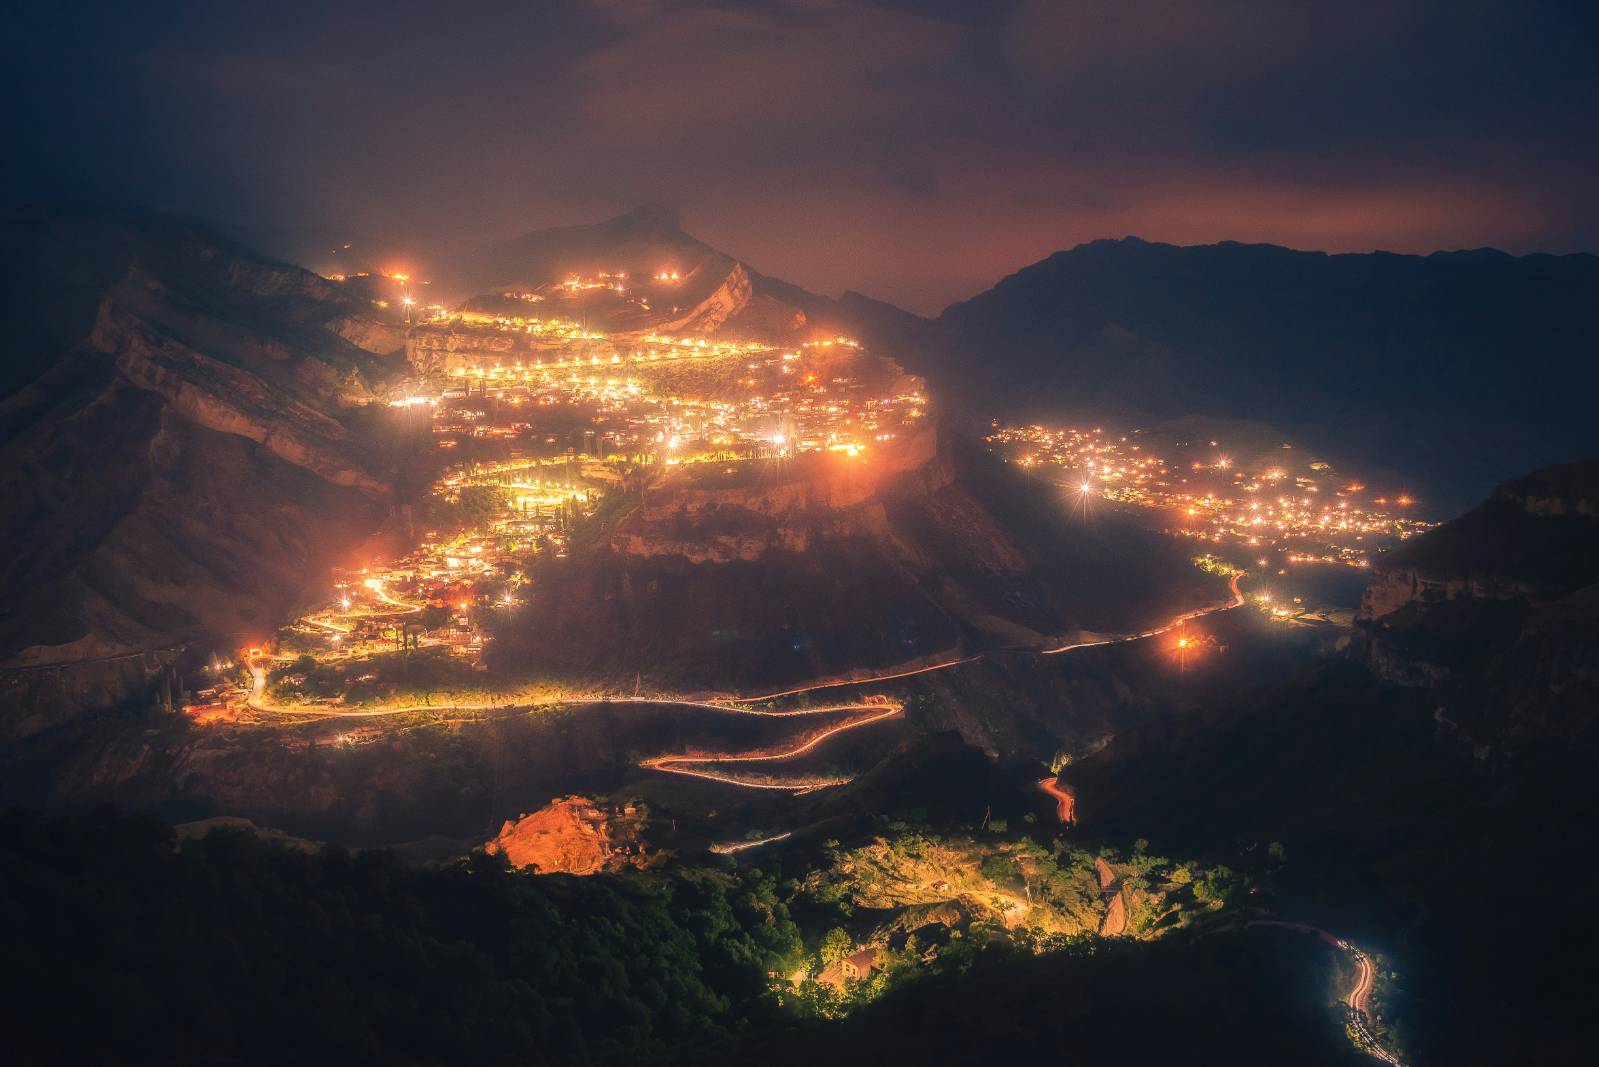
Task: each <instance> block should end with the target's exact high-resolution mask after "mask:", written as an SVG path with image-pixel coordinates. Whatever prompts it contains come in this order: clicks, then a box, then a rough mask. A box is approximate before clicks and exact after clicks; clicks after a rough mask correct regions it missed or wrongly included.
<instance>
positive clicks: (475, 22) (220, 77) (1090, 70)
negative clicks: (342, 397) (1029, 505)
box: [0, 0, 1599, 312]
mask: <svg viewBox="0 0 1599 1067" xmlns="http://www.w3.org/2000/svg"><path fill="white" fill-rule="evenodd" d="M1596 12H1599V4H1594V3H1573V4H1538V3H1487V2H1475V0H1455V2H1447V3H1445V2H1440V3H1365V2H1361V0H1340V2H1329V3H1322V4H1314V5H1312V4H1304V5H1301V4H1294V3H1288V2H1283V0H1278V2H1270V0H1268V2H1262V3H1253V2H1221V3H1201V2H1194V3H1185V2H1173V0H1114V2H1100V0H1092V2H1086V3H1070V2H1064V0H1063V2H1058V3H1034V2H1016V3H1007V2H1003V0H996V2H993V3H971V4H952V3H948V4H945V3H932V4H911V3H897V2H884V3H867V2H844V0H841V2H827V0H794V2H786V3H785V2H774V3H761V4H749V5H735V4H713V3H667V2H651V0H593V2H587V3H585V2H582V0H569V2H560V3H548V4H537V3H476V4H473V3H462V4H422V3H403V2H399V3H362V4H353V3H352V4H340V3H296V2H264V0H263V2H257V3H252V4H234V3H228V2H225V0H223V2H209V3H162V2H158V0H152V2H145V3H125V4H109V3H106V4H101V5H91V4H78V3H72V2H60V0H58V2H54V3H34V2H32V0H23V3H22V4H21V11H20V13H13V14H11V15H9V16H8V19H7V25H6V28H5V30H4V31H3V32H4V33H5V34H6V36H7V37H8V39H9V41H8V47H7V49H6V57H5V64H4V67H5V69H4V72H3V73H0V77H3V78H5V79H7V80H8V81H9V82H10V84H9V85H7V87H6V88H7V90H8V98H9V99H10V100H11V101H13V103H12V106H11V107H9V108H8V109H7V111H8V115H9V123H10V124H14V129H13V131H12V132H11V133H10V134H9V135H8V136H7V137H6V139H5V148H4V151H5V159H6V163H5V167H4V179H3V180H4V185H3V194H4V196H5V198H6V199H7V200H8V201H13V202H14V201H18V200H22V201H27V200H37V199H73V200H90V201H110V202H116V203H133V204H139V205H147V206H151V207H158V208H162V209H167V210H172V211H177V212H181V213H183V214H186V215H192V216H197V217H200V218H202V219H206V220H211V221H215V222H221V223H226V224H232V225H237V226H240V227H246V228H249V229H252V230H256V231H278V232H281V233H287V234H291V235H299V234H304V235H311V234H315V235H318V236H320V235H322V234H324V233H327V234H335V233H337V234H353V235H368V236H370V237H372V238H374V239H377V240H380V241H383V242H387V243H394V244H398V245H400V246H401V247H405V248H414V249H416V250H418V251H423V250H428V249H432V250H438V251H454V250H457V249H460V248H464V247H468V246H471V245H473V244H477V243H480V242H482V241H485V240H490V239H495V238H500V237H508V236H512V235H514V234H516V233H520V232H523V231H525V230H528V229H532V228H535V227H540V226H548V225H559V224H566V223H571V222H584V221H593V220H597V219H599V218H603V217H607V216H609V215H613V214H617V213H619V212H621V211H623V210H626V209H628V208H630V207H633V206H635V205H637V204H639V203H643V202H647V201H659V202H663V203H667V204H671V205H674V206H677V207H679V208H681V209H682V211H683V215H684V222H685V226H686V228H688V229H689V230H690V231H691V232H693V233H695V234H696V235H698V236H701V237H703V238H705V239H706V240H709V241H710V242H711V243H713V244H716V245H717V246H719V247H721V248H723V249H725V250H727V251H729V252H732V253H733V254H735V255H738V256H741V257H744V258H746V259H748V260H749V261H750V262H752V263H754V264H756V265H757V266H758V267H759V268H761V269H763V270H765V271H767V272H769V273H773V274H776V275H779V276H781V277H784V278H787V279H789V280H791V281H795V282H798V283H800V284H803V285H806V286H809V287H812V288H814V289H817V290H820V291H823V292H827V293H834V294H836V293H837V292H839V291H841V290H843V289H845V288H853V289H858V290H861V291H863V292H867V293H870V294H872V295H874V296H879V297H882V298H885V299H889V300H893V301H896V302H899V303H901V304H903V305H905V306H908V307H911V308H913V309H915V310H918V311H923V312H934V311H937V310H938V309H939V308H941V307H942V306H943V305H944V304H946V303H948V302H949V301H951V300H954V299H958V298H961V297H965V296H969V295H971V294H973V293H975V292H977V291H979V290H981V289H984V288H986V287H987V286H989V285H991V284H992V283H993V282H994V281H995V280H997V279H998V278H999V277H1000V276H1002V275H1004V274H1006V273H1009V272H1011V271H1013V270H1015V269H1016V268H1018V267H1020V266H1023V265H1025V264H1026V263H1029V262H1031V261H1033V260H1036V259H1038V258H1040V257H1042V256H1044V255H1047V254H1048V253H1049V252H1051V251H1053V250H1055V249H1058V248H1063V247H1069V246H1071V245H1072V244H1075V243H1077V242H1079V241H1083V240H1090V239H1093V238H1096V237H1119V236H1122V235H1124V234H1129V233H1132V234H1138V235H1140V236H1143V237H1145V238H1148V239H1151V240H1166V241H1174V242H1179V243H1192V242H1202V241H1212V240H1220V239H1236V240H1246V241H1272V242H1277V243H1282V244H1289V245H1293V246H1296V247H1302V248H1322V249H1329V250H1368V249H1372V248H1379V247H1380V248H1386V249H1391V250H1395V251H1419V252H1425V251H1431V250H1434V249H1437V248H1458V247H1475V246H1479V245H1495V246H1498V247H1502V248H1505V249H1508V250H1510V251H1517V252H1521V251H1533V250H1541V251H1552V252H1565V251H1576V250H1593V249H1594V248H1595V247H1596V246H1599V205H1596V198H1595V197H1594V195H1593V186H1594V184H1595V182H1594V176H1595V166H1594V164H1595V162H1596V157H1599V122H1596V114H1599V106H1596V105H1599V31H1596V27H1599V14H1596ZM19 103H20V105H21V106H20V107H19V106H18V104H19Z"/></svg>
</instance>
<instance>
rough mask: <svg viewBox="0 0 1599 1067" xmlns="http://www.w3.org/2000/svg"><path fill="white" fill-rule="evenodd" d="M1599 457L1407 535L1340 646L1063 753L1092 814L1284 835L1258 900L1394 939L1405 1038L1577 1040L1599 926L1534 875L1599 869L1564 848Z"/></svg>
mask: <svg viewBox="0 0 1599 1067" xmlns="http://www.w3.org/2000/svg"><path fill="white" fill-rule="evenodd" d="M1594 475H1595V465H1594V464H1593V463H1586V464H1570V465H1566V466H1563V467H1557V468H1552V469H1549V470H1543V471H1539V472H1537V473H1534V474H1532V475H1529V476H1527V477H1524V478H1520V479H1516V480H1514V481H1511V482H1508V483H1506V484H1505V485H1504V486H1502V487H1501V488H1500V489H1499V490H1498V491H1496V492H1495V493H1494V494H1493V496H1492V497H1491V498H1490V499H1489V500H1488V501H1486V502H1485V503H1484V504H1483V505H1482V506H1481V507H1479V508H1477V509H1475V510H1474V511H1472V512H1470V513H1468V514H1467V515H1465V516H1462V517H1461V518H1459V519H1457V520H1455V521H1454V522H1452V523H1449V524H1446V525H1445V526H1443V527H1440V528H1439V529H1437V530H1434V531H1432V532H1430V533H1427V534H1425V535H1423V536H1421V537H1418V538H1416V539H1415V540H1414V541H1412V542H1409V543H1407V544H1406V545H1405V546H1404V547H1403V548H1402V549H1401V550H1399V551H1396V552H1395V553H1393V555H1392V556H1391V557H1389V558H1388V559H1386V560H1384V561H1383V562H1382V563H1381V564H1380V565H1379V567H1378V573H1377V574H1376V575H1374V576H1373V579H1372V582H1371V585H1370V588H1369V589H1368V592H1367V596H1366V603H1365V608H1364V611H1363V617H1362V618H1361V620H1360V621H1359V623H1358V625H1357V630H1356V634H1355V636H1354V639H1353V640H1352V641H1351V642H1350V643H1349V645H1348V651H1347V653H1346V655H1344V656H1342V657H1339V658H1337V659H1335V660H1332V661H1330V662H1327V663H1324V664H1321V665H1318V666H1317V667H1315V668H1314V669H1312V670H1308V671H1301V672H1298V673H1297V674H1295V675H1294V676H1292V677H1289V678H1288V679H1286V680H1285V681H1284V682H1283V683H1282V684H1280V685H1279V686H1277V687H1275V688H1274V689H1271V690H1268V691H1264V692H1257V693H1254V694H1248V695H1246V696H1245V698H1244V699H1241V700H1238V699H1225V700H1214V701H1212V702H1210V704H1209V706H1207V707H1205V708H1201V709H1197V710H1196V711H1195V712H1193V713H1191V714H1189V715H1187V716H1185V717H1184V718H1183V719H1181V720H1177V721H1171V720H1168V721H1161V722H1155V723H1151V724H1148V725H1145V726H1143V727H1141V728H1138V729H1134V730H1129V731H1125V732H1124V733H1122V734H1119V735H1118V736H1117V737H1116V738H1115V740H1114V741H1113V742H1112V743H1111V744H1110V745H1109V746H1108V747H1107V748H1106V749H1105V750H1104V751H1103V752H1102V753H1100V754H1099V755H1097V756H1096V757H1095V758H1093V759H1091V760H1087V761H1083V762H1081V763H1080V764H1077V765H1074V766H1073V767H1071V768H1069V769H1068V771H1067V772H1066V774H1065V775H1063V777H1064V778H1066V779H1068V780H1069V781H1070V783H1071V785H1072V786H1073V787H1074V790H1075V794H1076V802H1077V803H1076V813H1077V817H1078V822H1079V826H1080V827H1081V828H1082V830H1083V831H1084V832H1087V833H1091V834H1096V835H1108V836H1111V837H1114V836H1115V835H1117V834H1121V833H1129V832H1138V833H1143V834H1147V835H1148V836H1149V838H1150V840H1151V841H1153V842H1154V843H1155V845H1156V847H1159V848H1161V849H1164V850H1171V851H1176V852H1181V853H1183V854H1195V855H1201V856H1205V857H1208V858H1212V859H1220V858H1226V859H1227V861H1228V862H1233V863H1236V864H1239V865H1250V864H1263V863H1266V862H1267V859H1266V855H1265V849H1263V848H1262V847H1261V846H1262V843H1264V842H1270V841H1277V842H1280V843H1281V844H1282V845H1283V846H1284V848H1285V855H1286V862H1284V863H1283V864H1282V865H1281V866H1280V868H1279V869H1276V870H1274V872H1273V875H1272V878H1271V882H1270V894H1269V895H1268V896H1266V897H1263V898H1262V900H1261V901H1260V903H1261V904H1262V905H1263V906H1267V907H1271V908H1273V909H1274V910H1276V911H1278V913H1279V914H1294V915H1299V916H1303V917H1304V918H1305V919H1306V921H1313V922H1316V923H1317V924H1320V925H1324V926H1327V927H1329V928H1332V929H1337V930H1340V931H1343V932H1345V934H1346V936H1349V937H1352V938H1355V939H1357V940H1360V941H1362V942H1363V943H1366V944H1369V945H1370V946H1372V948H1373V949H1374V950H1376V951H1380V952H1382V953H1385V954H1388V955H1390V956H1391V958H1393V959H1394V960H1395V967H1396V968H1397V971H1398V973H1399V979H1398V981H1396V982H1395V983H1394V984H1393V985H1392V986H1391V987H1389V988H1388V989H1386V990H1382V991H1381V993H1382V996H1383V998H1384V999H1386V1000H1387V1001H1388V1007H1387V1008H1386V1009H1385V1010H1386V1011H1387V1012H1388V1013H1389V1014H1390V1018H1389V1020H1388V1023H1391V1024H1393V1025H1394V1026H1395V1027H1396V1029H1395V1031H1394V1033H1395V1034H1396V1036H1397V1037H1398V1038H1399V1039H1400V1040H1399V1043H1400V1044H1401V1046H1403V1047H1404V1048H1405V1050H1406V1052H1407V1057H1406V1058H1407V1061H1411V1062H1416V1063H1500V1062H1505V1061H1507V1060H1510V1059H1517V1058H1520V1059H1528V1060H1538V1061H1540V1062H1576V1061H1577V1060H1578V1059H1580V1058H1581V1056H1582V1054H1583V1053H1582V1052H1581V1051H1579V1050H1583V1049H1585V1048H1586V1047H1588V1046H1589V1045H1590V1044H1591V1041H1592V1037H1593V1025H1592V1021H1591V1019H1590V1018H1589V1015H1590V1013H1588V1012H1587V1011H1586V1008H1585V1002H1584V1000H1583V999H1582V994H1581V993H1580V992H1577V991H1579V990H1582V989H1584V988H1585V981H1586V977H1585V976H1586V974H1587V973H1588V972H1589V971H1590V970H1591V960H1592V953H1593V951H1594V938H1593V936H1592V933H1591V932H1590V931H1589V930H1588V928H1587V926H1586V925H1585V924H1582V923H1580V922H1578V923H1571V922H1568V921H1566V920H1565V919H1564V918H1563V917H1562V916H1561V915H1560V914H1559V911H1560V909H1559V908H1558V907H1556V908H1552V909H1551V908H1546V907H1540V906H1539V904H1538V903H1537V897H1538V895H1539V891H1540V889H1541V887H1542V886H1543V885H1544V884H1545V882H1544V881H1543V875H1542V874H1540V873H1539V872H1550V874H1551V875H1552V876H1553V877H1554V878H1556V879H1558V880H1559V881H1561V882H1569V884H1572V885H1577V886H1583V885H1587V884H1589V883H1590V882H1591V880H1592V878H1593V875H1594V873H1595V872H1594V870H1593V866H1594V865H1593V860H1592V858H1591V857H1590V856H1588V855H1587V854H1586V853H1585V852H1584V851H1583V850H1581V849H1580V848H1579V849H1576V850H1573V849H1572V848H1571V847H1570V843H1571V842H1573V841H1579V840H1582V839H1583V837H1584V835H1585V834H1586V833H1587V831H1588V827H1589V826H1590V825H1591V823H1592V820H1593V818H1594V816H1595V804H1594V797H1593V791H1592V788H1591V785H1590V778H1591V768H1592V763H1593V758H1594V754H1595V745H1596V736H1599V735H1596V732H1595V718H1594V709H1595V707H1599V693H1596V682H1595V680H1596V678H1599V668H1596V664H1595V662H1594V650H1595V649H1596V648H1599V631H1596V619H1599V614H1596V612H1595V610H1594V604H1595V596H1594V590H1595V586H1594V584H1593V583H1594V578H1595V575H1594V572H1593V565H1594V560H1595V558H1596V553H1595V545H1594V541H1593V537H1594V530H1595V520H1594V510H1593V504H1592V502H1593V486H1594ZM1555 872H1558V873H1557V874H1556V873H1555ZM1512 976H1513V977H1512ZM1534 1021H1536V1025H1532V1024H1533V1022H1534ZM1521 1023H1527V1024H1528V1025H1525V1026H1522V1025H1520V1024H1521Z"/></svg>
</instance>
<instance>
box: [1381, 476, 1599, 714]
mask: <svg viewBox="0 0 1599 1067" xmlns="http://www.w3.org/2000/svg"><path fill="white" fill-rule="evenodd" d="M1361 625H1362V629H1363V635H1364V642H1363V644H1362V651H1363V653H1364V655H1365V657H1366V660H1367V662H1368V664H1369V665H1370V666H1371V667H1372V668H1373V669H1374V670H1375V671H1376V672H1377V673H1378V674H1379V675H1380V676H1381V677H1383V678H1385V679H1386V680H1388V681H1392V682H1398V683H1401V684H1405V685H1436V686H1440V687H1442V688H1443V690H1444V691H1445V693H1446V694H1447V699H1446V700H1445V702H1444V703H1443V705H1442V706H1441V707H1440V708H1439V711H1438V717H1439V722H1440V723H1441V724H1443V725H1444V726H1446V727H1447V728H1449V729H1454V730H1458V731H1461V732H1463V733H1464V734H1465V735H1467V736H1469V737H1472V738H1473V739H1475V740H1476V741H1478V742H1480V743H1483V744H1492V743H1493V742H1495V741H1498V740H1517V739H1519V740H1523V741H1538V740H1542V741H1547V740H1551V739H1556V738H1562V739H1565V740H1568V741H1571V740H1579V739H1584V738H1586V739H1589V740H1592V739H1595V738H1599V716H1596V715H1595V714H1594V713H1593V709H1594V708H1595V707H1596V706H1599V461H1593V460H1590V461H1587V462H1583V463H1569V464H1564V465H1561V466H1556V467H1549V468H1545V469H1544V470H1540V471H1537V472H1536V473H1534V474H1531V475H1528V476H1527V477H1525V478H1519V479H1516V480H1514V481H1510V482H1506V483H1505V484H1503V485H1501V486H1500V487H1499V488H1498V489H1497V490H1495V492H1494V493H1493V495H1492V496H1491V497H1489V499H1488V500H1487V501H1485V502H1484V503H1483V504H1482V505H1481V506H1480V507H1478V508H1476V509H1475V510H1473V511H1471V512H1468V513H1467V514H1465V515H1463V516H1461V517H1460V518H1458V519H1456V520H1454V521H1453V522H1450V523H1448V524H1446V525H1444V526H1442V527H1440V528H1438V529H1437V530H1434V531H1432V532H1430V533H1428V534H1426V535H1425V536H1423V537H1419V538H1417V539H1415V540H1414V541H1411V542H1408V543H1406V544H1405V545H1404V546H1402V547H1401V548H1399V549H1397V550H1396V551H1394V552H1393V553H1392V554H1390V555H1389V556H1388V557H1386V558H1385V559H1383V560H1382V562H1381V563H1380V564H1379V566H1378V568H1377V573H1376V574H1375V575H1374V577H1373V579H1372V582H1371V585H1370V587H1369V588H1368V589H1367V591H1366V595H1365V599H1364V603H1363V606H1362V610H1361Z"/></svg>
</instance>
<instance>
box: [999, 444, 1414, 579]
mask: <svg viewBox="0 0 1599 1067" xmlns="http://www.w3.org/2000/svg"><path fill="white" fill-rule="evenodd" d="M986 440H987V442H988V444H989V447H990V448H991V449H992V450H993V451H994V452H996V453H997V454H998V455H1000V456H1002V457H1003V458H1005V459H1006V460H1008V461H1010V462H1013V463H1016V464H1017V465H1019V466H1021V467H1023V468H1024V469H1027V470H1029V471H1032V472H1034V473H1036V474H1038V475H1039V476H1040V477H1043V478H1047V479H1048V480H1050V481H1051V482H1052V483H1054V484H1057V485H1059V486H1061V487H1063V488H1064V489H1066V490H1067V491H1068V492H1069V493H1073V494H1076V496H1077V497H1078V498H1079V502H1080V503H1081V504H1083V505H1084V506H1086V505H1087V504H1088V503H1089V502H1091V501H1092V500H1093V499H1095V498H1103V499H1105V500H1109V501H1113V502H1115V503H1119V504H1131V505H1136V506H1138V507H1144V508H1150V509H1154V510H1156V511H1159V512H1161V513H1162V519H1161V522H1162V526H1163V528H1164V529H1165V530H1166V531H1167V532H1168V533H1170V534H1172V535H1174V536H1177V537H1182V538H1188V539H1192V540H1194V541H1197V542H1202V543H1205V544H1207V545H1209V546H1214V548H1210V549H1208V550H1209V551H1213V552H1217V553H1219V554H1220V555H1222V556H1224V557H1226V558H1227V559H1228V560H1229V561H1231V562H1233V563H1234V564H1235V565H1237V566H1239V567H1243V568H1248V569H1259V568H1266V567H1269V568H1270V569H1271V570H1277V569H1279V568H1280V567H1282V566H1284V565H1292V564H1304V563H1338V564H1343V565H1345V566H1350V567H1369V566H1370V565H1371V562H1372V559H1373V557H1374V556H1375V555H1376V554H1378V553H1380V552H1382V551H1384V550H1385V549H1387V548H1390V547H1392V546H1393V545H1394V544H1396V543H1398V542H1399V541H1401V540H1403V539H1405V538H1407V537H1411V536H1414V535H1416V534H1419V533H1422V532H1424V531H1426V530H1428V529H1430V528H1431V527H1432V526H1434V525H1436V523H1434V522H1429V521H1427V520H1426V519H1423V518H1420V517H1419V505H1418V503H1417V501H1415V500H1413V499H1411V498H1410V497H1409V496H1408V495H1405V494H1404V493H1402V492H1395V493H1393V494H1392V495H1385V494H1382V493H1379V492H1377V491H1374V490H1372V489H1369V488H1368V487H1367V486H1366V485H1364V484H1363V483H1362V482H1360V481H1359V480H1354V479H1351V478H1350V476H1349V475H1348V474H1347V473H1346V472H1342V471H1338V470H1335V469H1334V468H1333V467H1332V465H1331V464H1329V463H1326V462H1324V461H1321V460H1316V459H1309V458H1306V457H1304V456H1302V455H1301V454H1300V453H1299V452H1298V451H1297V450H1296V449H1294V447H1293V446H1292V445H1289V444H1282V445H1280V446H1278V448H1277V454H1275V455H1267V456H1265V457H1264V458H1262V457H1261V456H1260V455H1259V453H1258V450H1257V452H1256V454H1255V455H1254V456H1251V457H1247V458H1240V457H1238V456H1236V455H1234V454H1232V453H1231V452H1230V451H1229V448H1228V446H1227V442H1224V441H1219V440H1215V439H1211V438H1209V437H1205V438H1203V439H1198V438H1192V437H1191V438H1189V439H1181V438H1178V439H1154V437H1153V435H1150V434H1146V433H1144V432H1143V431H1140V430H1136V429H1135V430H1130V431H1128V432H1126V433H1122V432H1117V431H1109V430H1106V429H1104V428H1100V427H1096V428H1094V429H1079V428H1069V427H1062V428H1055V427H1044V426H1036V425H1034V426H1009V425H1007V426H1001V425H999V424H997V423H996V424H995V425H994V427H993V429H992V431H991V432H990V433H989V434H988V435H987V437H986Z"/></svg>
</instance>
